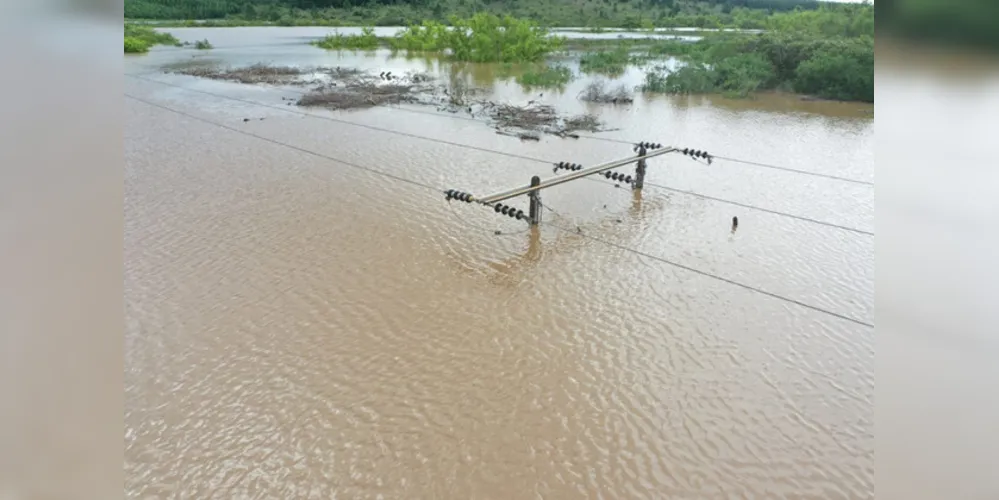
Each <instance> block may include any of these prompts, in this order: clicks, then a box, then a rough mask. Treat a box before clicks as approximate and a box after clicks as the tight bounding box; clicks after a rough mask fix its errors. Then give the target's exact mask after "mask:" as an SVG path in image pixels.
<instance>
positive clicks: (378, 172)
mask: <svg viewBox="0 0 999 500" xmlns="http://www.w3.org/2000/svg"><path fill="white" fill-rule="evenodd" d="M125 97H128V98H129V99H133V100H136V101H138V102H141V103H143V104H147V105H149V106H153V107H156V108H160V109H163V110H166V111H170V112H173V113H177V114H178V115H182V116H186V117H188V118H191V119H194V120H198V121H200V122H204V123H208V124H211V125H215V126H216V127H220V128H224V129H226V130H229V131H232V132H236V133H239V134H243V135H246V136H249V137H254V138H256V139H260V140H262V141H265V142H269V143H271V144H277V145H278V146H284V147H286V148H289V149H294V150H295V151H299V152H302V153H305V154H308V155H312V156H317V157H319V158H323V159H326V160H330V161H334V162H337V163H341V164H343V165H346V166H348V167H352V168H356V169H358V170H364V171H365V172H369V173H372V174H376V175H381V176H384V177H386V178H389V179H393V180H397V181H399V182H404V183H406V184H410V185H413V186H419V187H421V188H425V189H429V190H432V191H435V192H438V193H443V192H444V190H443V189H440V188H436V187H434V186H431V185H429V184H424V183H422V182H419V181H414V180H413V179H407V178H406V177H400V176H398V175H395V174H390V173H387V172H382V171H381V170H377V169H374V168H370V167H365V166H363V165H358V164H356V163H351V162H349V161H345V160H341V159H339V158H334V157H332V156H327V155H324V154H322V153H318V152H316V151H312V150H309V149H305V148H300V147H298V146H295V145H293V144H288V143H286V142H281V141H278V140H275V139H271V138H270V137H264V136H262V135H257V134H254V133H252V132H247V131H245V130H240V129H238V128H235V127H230V126H228V125H225V124H222V123H218V122H214V121H211V120H206V119H204V118H201V117H200V116H195V115H192V114H190V113H185V112H183V111H180V110H177V109H173V108H170V107H167V106H163V105H162V104H157V103H155V102H152V101H147V100H146V99H142V98H140V97H135V96H133V95H129V94H125Z"/></svg>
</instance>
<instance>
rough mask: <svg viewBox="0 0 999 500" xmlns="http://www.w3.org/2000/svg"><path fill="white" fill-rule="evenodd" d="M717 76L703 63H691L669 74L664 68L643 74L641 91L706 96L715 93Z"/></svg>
mask: <svg viewBox="0 0 999 500" xmlns="http://www.w3.org/2000/svg"><path fill="white" fill-rule="evenodd" d="M717 81H718V74H717V73H716V72H715V71H714V70H713V69H711V68H709V67H708V66H707V65H705V64H703V63H691V64H688V65H686V66H684V67H682V68H680V69H678V70H676V71H673V72H669V70H668V69H666V68H665V67H664V66H659V67H656V68H654V69H653V70H652V71H649V72H648V73H646V74H645V84H644V85H642V90H644V91H646V92H661V93H667V94H706V93H710V92H717V90H718V86H717Z"/></svg>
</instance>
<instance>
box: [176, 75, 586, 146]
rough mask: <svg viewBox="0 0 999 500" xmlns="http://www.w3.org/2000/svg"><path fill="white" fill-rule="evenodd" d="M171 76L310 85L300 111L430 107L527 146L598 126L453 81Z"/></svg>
mask: <svg viewBox="0 0 999 500" xmlns="http://www.w3.org/2000/svg"><path fill="white" fill-rule="evenodd" d="M171 71H172V72H173V73H178V74H183V75H188V76H195V77H199V78H209V79H213V80H227V81H234V82H238V83H244V84H248V85H261V84H271V85H316V86H315V87H314V88H313V89H312V91H311V92H309V93H307V94H305V95H303V96H302V97H301V98H300V99H299V100H298V101H296V104H297V105H299V106H304V107H324V108H328V109H336V110H343V109H361V108H370V107H374V106H383V105H391V104H404V103H406V104H417V105H424V106H435V107H436V108H437V110H438V111H446V112H451V113H458V112H464V113H468V114H469V115H472V116H475V115H481V116H485V117H487V118H488V119H489V120H490V121H491V122H492V123H493V125H494V126H495V127H496V129H497V131H498V132H499V133H501V134H503V135H511V136H514V137H519V138H521V139H528V140H538V139H540V134H550V135H555V136H558V137H562V138H566V137H571V138H578V137H579V136H578V135H576V134H573V133H572V132H574V131H579V130H584V131H589V132H596V131H599V130H600V125H601V123H600V121H599V120H598V119H597V117H596V116H594V115H580V116H573V117H564V116H560V115H559V114H558V112H557V111H556V110H555V107H554V106H550V105H546V104H539V103H535V102H533V101H532V102H529V103H527V104H526V105H514V104H508V103H497V102H494V101H489V100H479V99H474V96H476V95H478V94H480V93H481V89H478V88H475V87H471V86H469V85H468V84H467V83H466V82H464V81H463V80H458V79H455V80H452V81H450V82H448V83H447V84H441V83H438V82H437V81H435V80H434V79H433V77H431V76H430V75H429V74H427V73H418V72H417V73H407V74H405V75H393V74H391V73H388V72H381V73H378V74H372V73H365V72H362V71H361V70H359V69H356V68H342V67H339V66H338V67H335V68H330V67H314V68H306V67H294V66H270V65H266V64H254V65H252V66H248V67H244V68H231V67H225V68H222V67H213V66H189V67H182V68H177V69H173V70H171Z"/></svg>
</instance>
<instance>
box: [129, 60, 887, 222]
mask: <svg viewBox="0 0 999 500" xmlns="http://www.w3.org/2000/svg"><path fill="white" fill-rule="evenodd" d="M126 76H131V77H133V78H136V79H139V80H145V81H148V82H152V83H158V84H161V85H165V86H168V87H174V88H178V89H181V90H186V91H190V92H196V93H199V94H205V95H210V96H212V97H218V98H220V99H227V100H231V101H235V102H242V103H246V104H252V105H255V106H261V107H264V108H271V109H275V110H279V111H283V112H286V113H291V114H295V115H299V116H306V117H312V118H318V119H321V120H327V121H331V122H335V123H341V124H344V125H351V126H355V127H362V128H366V129H369V130H375V131H378V132H384V133H389V134H396V135H401V136H405V137H410V138H413V139H420V140H425V141H430V142H435V143H439V144H445V145H449V146H455V147H460V148H465V149H471V150H475V151H480V152H484V153H491V154H496V155H501V156H507V157H511V158H516V159H520V160H527V161H533V162H536V163H544V164H546V165H552V164H553V162H551V161H549V160H542V159H540V158H534V157H531V156H524V155H519V154H515V153H507V152H505V151H498V150H495V149H489V148H482V147H478V146H473V145H469V144H462V143H458V142H452V141H447V140H443V139H436V138H433V137H426V136H422V135H417V134H411V133H409V132H401V131H398V130H392V129H387V128H382V127H376V126H373V125H367V124H363V123H356V122H352V121H348V120H341V119H338V118H333V117H330V116H323V115H317V114H313V113H307V112H304V111H299V110H296V109H288V108H287V106H275V105H272V104H267V103H262V102H259V101H251V100H248V99H241V98H238V97H232V96H227V95H224V94H218V93H215V92H208V91H205V90H198V89H192V88H189V87H185V86H183V85H177V84H174V83H168V82H163V81H160V80H155V79H152V78H145V77H142V76H137V75H126ZM296 92H297V91H296ZM395 109H403V110H406V111H415V112H419V113H424V114H432V115H434V116H441V117H449V116H448V115H444V114H440V113H430V112H426V111H419V110H408V109H406V108H395ZM188 116H193V115H188ZM453 118H459V119H465V120H473V121H480V120H475V119H474V118H465V117H453ZM226 128H229V129H231V130H238V129H234V128H231V127H226ZM241 132H242V131H241ZM580 137H588V138H593V139H598V140H604V141H608V142H615V143H620V144H628V145H629V146H633V144H632V143H630V142H627V141H622V140H619V139H610V138H606V137H591V136H580ZM337 161H339V160H337ZM586 179H587V180H590V181H592V182H600V183H602V184H608V185H613V184H612V183H610V182H607V181H603V180H601V179H593V178H589V177H587V178H586ZM645 185H646V186H651V187H655V188H658V189H663V190H666V191H671V192H675V193H681V194H686V195H689V196H694V197H697V198H702V199H706V200H710V201H715V202H718V203H725V204H729V205H733V206H738V207H742V208H747V209H750V210H757V211H760V212H764V213H769V214H772V215H777V216H781V217H788V218H791V219H796V220H800V221H804V222H811V223H815V224H819V225H823V226H827V227H832V228H836V229H841V230H845V231H849V232H853V233H857V234H862V235H865V236H874V233H873V232H870V231H864V230H862V229H856V228H852V227H848V226H843V225H839V224H834V223H831V222H824V221H820V220H817V219H812V218H809V217H803V216H799V215H794V214H790V213H785V212H780V211H777V210H772V209H769V208H763V207H757V206H754V205H748V204H745V203H740V202H737V201H731V200H725V199H722V198H715V197H712V196H708V195H703V194H700V193H695V192H693V191H685V190H682V189H676V188H671V187H669V186H663V185H661V184H654V183H650V182H646V183H645Z"/></svg>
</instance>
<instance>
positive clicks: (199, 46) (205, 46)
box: [194, 38, 215, 50]
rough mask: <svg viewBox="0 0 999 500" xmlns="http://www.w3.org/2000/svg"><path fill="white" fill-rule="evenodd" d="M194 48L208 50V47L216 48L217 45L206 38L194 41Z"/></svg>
mask: <svg viewBox="0 0 999 500" xmlns="http://www.w3.org/2000/svg"><path fill="white" fill-rule="evenodd" d="M194 48H196V49H198V50H208V49H214V48H215V47H214V46H213V45H212V44H211V42H209V41H208V39H207V38H206V39H204V40H198V41H197V42H194Z"/></svg>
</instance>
